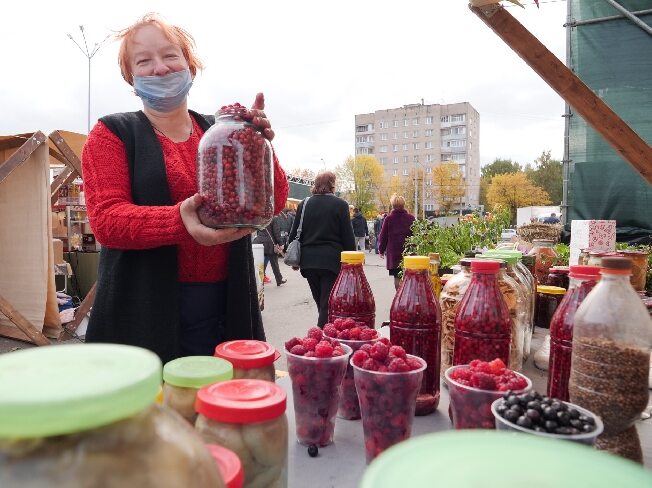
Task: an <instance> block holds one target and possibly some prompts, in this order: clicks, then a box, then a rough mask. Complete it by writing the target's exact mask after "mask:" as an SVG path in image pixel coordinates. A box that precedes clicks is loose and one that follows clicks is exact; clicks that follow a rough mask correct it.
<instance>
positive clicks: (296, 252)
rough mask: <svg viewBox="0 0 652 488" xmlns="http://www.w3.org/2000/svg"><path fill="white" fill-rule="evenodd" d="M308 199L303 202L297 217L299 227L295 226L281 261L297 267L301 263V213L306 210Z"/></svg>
mask: <svg viewBox="0 0 652 488" xmlns="http://www.w3.org/2000/svg"><path fill="white" fill-rule="evenodd" d="M308 200H310V197H308V198H306V199H305V200H304V202H303V208H302V209H301V217H300V218H299V227H297V235H296V237H295V238H294V240H293V241H292V242H290V243H289V244H288V247H287V249H286V250H285V259H283V262H284V263H285V264H287V265H288V266H295V267H298V266H300V265H301V242H300V240H299V239H301V228H302V226H303V214H304V213H305V212H306V205H308Z"/></svg>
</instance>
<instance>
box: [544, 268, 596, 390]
mask: <svg viewBox="0 0 652 488" xmlns="http://www.w3.org/2000/svg"><path fill="white" fill-rule="evenodd" d="M599 279H600V268H599V267H597V266H580V265H574V266H571V267H570V283H569V286H568V291H567V292H566V295H564V298H563V300H562V301H561V303H560V304H559V307H558V308H557V310H556V311H555V314H554V315H553V316H552V320H551V321H550V361H549V366H548V396H549V397H553V398H558V399H560V400H563V401H565V402H567V401H569V396H568V379H569V377H570V365H571V352H572V350H573V325H574V323H575V313H576V312H577V309H578V308H579V306H580V304H581V303H582V301H584V299H585V298H586V295H588V293H589V292H590V291H591V290H592V289H593V287H594V286H595V284H596V283H597V282H598V280H599Z"/></svg>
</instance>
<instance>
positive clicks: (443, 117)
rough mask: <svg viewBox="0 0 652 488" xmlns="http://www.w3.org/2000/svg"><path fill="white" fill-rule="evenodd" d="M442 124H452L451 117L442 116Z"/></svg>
mask: <svg viewBox="0 0 652 488" xmlns="http://www.w3.org/2000/svg"><path fill="white" fill-rule="evenodd" d="M439 121H440V122H450V121H451V116H450V115H442V116H441V118H440V119H439Z"/></svg>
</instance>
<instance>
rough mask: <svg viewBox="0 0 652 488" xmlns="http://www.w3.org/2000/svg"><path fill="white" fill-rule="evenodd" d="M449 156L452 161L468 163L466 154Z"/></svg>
mask: <svg viewBox="0 0 652 488" xmlns="http://www.w3.org/2000/svg"><path fill="white" fill-rule="evenodd" d="M449 156H450V160H451V161H455V162H457V163H464V162H466V153H455V154H449Z"/></svg>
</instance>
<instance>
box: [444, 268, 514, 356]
mask: <svg viewBox="0 0 652 488" xmlns="http://www.w3.org/2000/svg"><path fill="white" fill-rule="evenodd" d="M499 271H500V263H499V262H498V261H491V260H478V259H476V260H474V261H472V262H471V273H472V276H471V283H470V284H469V287H468V289H467V290H466V294H465V295H464V298H462V302H461V303H460V308H459V310H458V312H457V315H456V316H455V351H454V353H453V365H454V366H457V365H459V364H468V363H470V362H471V361H473V360H474V359H480V360H481V361H492V360H494V359H496V358H500V359H502V361H503V362H504V363H505V364H509V351H510V346H511V342H512V320H511V318H510V316H509V309H508V308H507V304H506V303H505V299H504V298H503V295H502V293H501V292H500V288H499V286H498V280H497V275H498V272H499Z"/></svg>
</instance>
